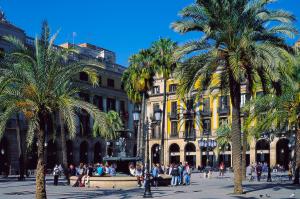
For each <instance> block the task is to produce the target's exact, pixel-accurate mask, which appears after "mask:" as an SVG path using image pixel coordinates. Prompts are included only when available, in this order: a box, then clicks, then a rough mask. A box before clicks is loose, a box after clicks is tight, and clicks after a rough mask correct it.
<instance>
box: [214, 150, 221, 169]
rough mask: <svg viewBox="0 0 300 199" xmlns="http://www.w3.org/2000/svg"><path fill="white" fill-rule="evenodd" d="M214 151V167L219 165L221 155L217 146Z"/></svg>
mask: <svg viewBox="0 0 300 199" xmlns="http://www.w3.org/2000/svg"><path fill="white" fill-rule="evenodd" d="M213 152H214V160H213V161H214V164H213V165H214V167H218V165H219V156H220V154H219V150H218V148H215V150H214V151H213Z"/></svg>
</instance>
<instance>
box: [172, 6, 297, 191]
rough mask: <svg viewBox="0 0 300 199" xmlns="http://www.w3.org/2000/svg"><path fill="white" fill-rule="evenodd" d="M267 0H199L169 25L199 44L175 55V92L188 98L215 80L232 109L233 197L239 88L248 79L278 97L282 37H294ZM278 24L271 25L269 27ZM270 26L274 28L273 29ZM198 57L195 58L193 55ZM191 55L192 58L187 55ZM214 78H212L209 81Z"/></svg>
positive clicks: (286, 19)
mask: <svg viewBox="0 0 300 199" xmlns="http://www.w3.org/2000/svg"><path fill="white" fill-rule="evenodd" d="M271 2H272V1H265V0H258V1H257V0H222V1H219V0H197V1H196V2H195V3H194V4H192V5H190V6H188V7H186V8H184V9H183V10H182V11H181V12H180V15H181V17H182V19H181V20H179V21H177V22H175V23H173V24H172V27H173V29H174V30H175V31H177V32H180V33H186V32H191V31H198V32H200V33H201V35H202V37H201V39H200V41H191V42H188V43H186V44H185V45H183V46H182V47H181V49H179V50H178V53H177V57H178V58H181V59H182V63H181V64H180V66H179V67H178V68H177V77H178V79H179V81H180V85H179V93H181V94H182V95H184V94H185V93H191V91H192V90H193V89H194V88H195V84H196V82H199V81H200V82H201V85H200V86H199V88H198V89H197V90H198V91H199V94H200V93H201V92H202V91H203V87H204V88H205V89H208V88H210V85H211V82H212V79H214V78H215V77H216V79H218V81H219V85H220V87H221V88H222V89H226V90H229V93H230V99H231V104H232V133H231V136H232V137H231V142H232V158H233V169H234V193H236V194H241V193H242V192H243V189H242V175H241V166H242V164H241V157H240V154H241V119H240V101H241V89H240V87H241V83H242V82H243V81H245V80H247V83H248V86H249V89H250V91H252V90H253V84H254V82H255V81H260V82H261V83H262V85H263V88H265V89H266V88H270V87H271V86H273V87H274V88H275V89H276V91H277V93H279V94H280V78H279V77H280V74H279V72H278V68H279V67H282V68H284V67H283V66H284V63H285V62H286V61H287V60H289V59H291V58H290V56H289V52H288V50H287V49H288V47H287V45H286V44H285V39H284V38H285V37H284V36H286V35H287V36H292V35H293V34H294V33H295V32H296V30H295V29H294V28H293V26H292V22H293V21H294V17H293V15H291V14H289V13H287V12H285V11H282V10H270V9H269V8H268V5H269V4H270V3H271ZM274 21H275V22H276V23H272V22H274ZM271 24H272V25H271ZM197 53H198V54H197ZM185 55H190V56H185ZM213 74H215V76H214V77H213Z"/></svg>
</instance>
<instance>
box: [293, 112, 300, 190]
mask: <svg viewBox="0 0 300 199" xmlns="http://www.w3.org/2000/svg"><path fill="white" fill-rule="evenodd" d="M294 156H295V157H296V170H295V178H294V184H299V172H300V115H299V116H298V128H297V129H296V140H295V152H294Z"/></svg>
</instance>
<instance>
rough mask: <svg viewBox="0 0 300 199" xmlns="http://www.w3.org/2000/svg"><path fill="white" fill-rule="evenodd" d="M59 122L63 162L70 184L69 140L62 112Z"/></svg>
mask: <svg viewBox="0 0 300 199" xmlns="http://www.w3.org/2000/svg"><path fill="white" fill-rule="evenodd" d="M58 117H59V124H60V136H61V150H62V163H63V169H64V174H65V178H66V179H67V182H68V184H70V178H69V172H68V156H67V141H66V132H65V125H64V124H65V122H64V118H63V115H62V113H61V112H58Z"/></svg>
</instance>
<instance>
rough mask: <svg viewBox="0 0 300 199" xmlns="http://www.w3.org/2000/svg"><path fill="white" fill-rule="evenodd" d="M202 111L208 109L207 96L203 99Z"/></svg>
mask: <svg viewBox="0 0 300 199" xmlns="http://www.w3.org/2000/svg"><path fill="white" fill-rule="evenodd" d="M203 111H204V112H205V111H210V101H209V98H205V99H203Z"/></svg>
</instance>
